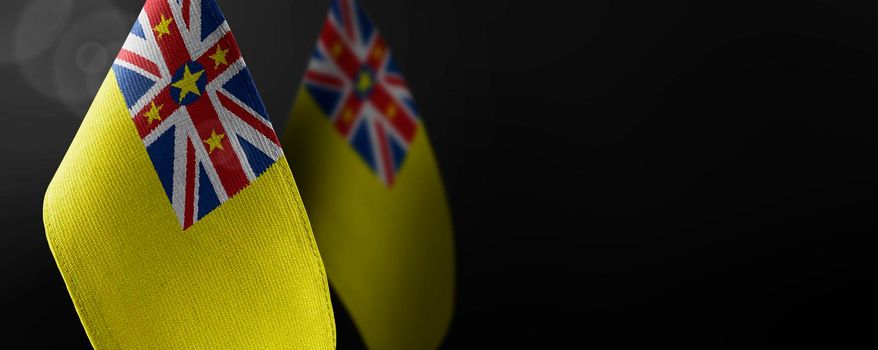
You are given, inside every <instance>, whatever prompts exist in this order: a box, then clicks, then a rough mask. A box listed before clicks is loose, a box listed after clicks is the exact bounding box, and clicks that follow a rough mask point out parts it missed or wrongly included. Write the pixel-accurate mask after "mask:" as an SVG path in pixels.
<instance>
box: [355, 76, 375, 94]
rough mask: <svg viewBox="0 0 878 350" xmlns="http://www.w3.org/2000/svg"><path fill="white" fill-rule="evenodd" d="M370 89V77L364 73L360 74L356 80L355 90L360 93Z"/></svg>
mask: <svg viewBox="0 0 878 350" xmlns="http://www.w3.org/2000/svg"><path fill="white" fill-rule="evenodd" d="M371 88H372V76H370V75H369V73H366V72H360V77H359V79H357V90H360V92H364V93H365V92H366V91H369V89H371Z"/></svg>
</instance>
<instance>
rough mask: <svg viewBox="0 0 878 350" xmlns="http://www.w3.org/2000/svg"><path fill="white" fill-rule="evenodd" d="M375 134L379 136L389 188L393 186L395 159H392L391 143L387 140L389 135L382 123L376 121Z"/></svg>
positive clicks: (382, 161)
mask: <svg viewBox="0 0 878 350" xmlns="http://www.w3.org/2000/svg"><path fill="white" fill-rule="evenodd" d="M375 134H377V135H378V148H380V149H381V164H382V165H384V176H385V178H387V186H391V185H393V180H394V173H393V170H394V169H393V159H391V157H390V143H388V140H387V133H386V132H385V131H384V126H383V125H381V122H380V121H377V120H376V121H375Z"/></svg>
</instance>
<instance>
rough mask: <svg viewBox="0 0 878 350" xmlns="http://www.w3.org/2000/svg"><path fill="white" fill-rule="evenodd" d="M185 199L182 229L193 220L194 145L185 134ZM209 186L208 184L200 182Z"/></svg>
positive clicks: (187, 226)
mask: <svg viewBox="0 0 878 350" xmlns="http://www.w3.org/2000/svg"><path fill="white" fill-rule="evenodd" d="M186 138H187V140H186V141H187V142H186V200H184V205H183V229H184V230H185V229H187V228H189V226H192V223H193V222H194V221H195V147H194V146H193V145H192V139H191V138H189V135H188V134H187V135H186ZM201 186H210V184H209V183H208V184H201Z"/></svg>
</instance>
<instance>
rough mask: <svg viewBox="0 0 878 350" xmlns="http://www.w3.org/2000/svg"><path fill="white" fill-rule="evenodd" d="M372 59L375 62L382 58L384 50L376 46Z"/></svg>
mask: <svg viewBox="0 0 878 350" xmlns="http://www.w3.org/2000/svg"><path fill="white" fill-rule="evenodd" d="M372 57H373V58H375V59H376V60H380V59H381V57H384V49H383V48H382V47H381V46H376V47H375V50H374V51H372Z"/></svg>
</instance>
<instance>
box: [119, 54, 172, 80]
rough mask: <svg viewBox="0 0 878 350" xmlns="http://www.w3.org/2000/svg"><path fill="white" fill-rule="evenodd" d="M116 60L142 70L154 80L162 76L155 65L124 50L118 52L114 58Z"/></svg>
mask: <svg viewBox="0 0 878 350" xmlns="http://www.w3.org/2000/svg"><path fill="white" fill-rule="evenodd" d="M116 58H118V59H120V60H123V61H125V62H128V63H131V64H133V65H135V66H137V67H139V68H140V69H143V70H145V71H147V72H149V73H150V74H152V75H154V76H155V77H156V78H161V76H162V74H161V73H160V72H159V67H158V66H156V65H155V63H152V61H150V60H148V59H146V58H145V57H143V56H141V55H138V54H136V53H133V52H131V51H128V50H125V49H124V48H123V49H121V50H119V55H118V56H116Z"/></svg>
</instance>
